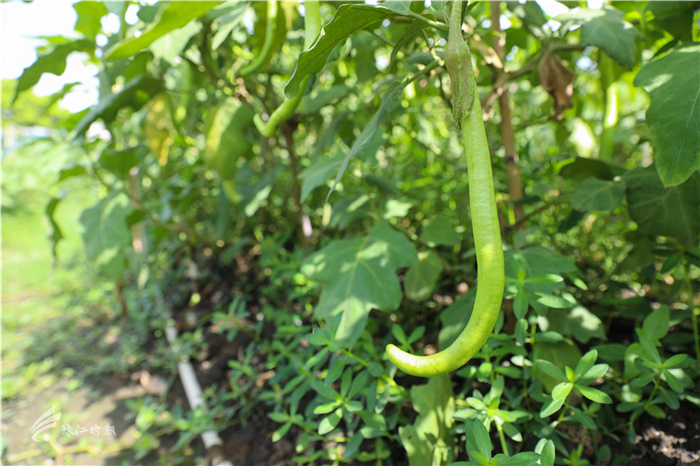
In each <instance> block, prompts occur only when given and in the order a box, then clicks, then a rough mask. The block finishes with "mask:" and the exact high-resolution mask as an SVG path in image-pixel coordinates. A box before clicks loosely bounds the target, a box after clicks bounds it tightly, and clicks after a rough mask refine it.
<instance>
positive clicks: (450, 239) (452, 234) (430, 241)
mask: <svg viewBox="0 0 700 466" xmlns="http://www.w3.org/2000/svg"><path fill="white" fill-rule="evenodd" d="M418 239H419V240H420V241H421V242H423V243H425V244H427V245H428V246H454V245H455V244H457V243H459V233H457V231H456V230H455V227H453V226H452V224H451V223H450V220H449V219H447V218H446V217H444V216H442V215H438V216H437V217H435V218H434V219H432V220H430V221H429V222H428V223H427V224H426V225H425V226H424V227H423V231H422V232H421V235H420V237H419V238H418Z"/></svg>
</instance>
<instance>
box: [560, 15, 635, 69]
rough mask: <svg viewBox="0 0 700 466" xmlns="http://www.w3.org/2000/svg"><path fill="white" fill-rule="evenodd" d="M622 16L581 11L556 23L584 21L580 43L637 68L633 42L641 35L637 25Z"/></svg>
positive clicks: (564, 16) (623, 64) (561, 18)
mask: <svg viewBox="0 0 700 466" xmlns="http://www.w3.org/2000/svg"><path fill="white" fill-rule="evenodd" d="M623 16H624V15H623V13H622V12H621V11H618V10H612V9H608V8H602V9H596V10H591V9H588V8H581V9H579V10H578V11H576V12H574V13H564V14H563V15H559V16H557V17H556V18H555V19H556V20H557V21H562V22H563V21H567V20H570V21H574V22H576V23H580V22H582V23H583V25H582V26H581V43H582V44H583V45H593V46H596V47H599V48H601V49H602V50H603V51H604V52H605V53H607V54H608V56H610V58H612V59H613V60H615V61H616V62H618V63H619V64H620V65H622V66H625V67H627V68H631V67H632V66H633V65H634V52H635V50H636V46H635V44H634V40H635V39H637V38H641V37H642V35H641V34H640V33H639V31H637V30H636V29H635V28H634V26H632V25H631V24H630V23H628V22H627V21H625V20H624V19H623V18H622V17H623Z"/></svg>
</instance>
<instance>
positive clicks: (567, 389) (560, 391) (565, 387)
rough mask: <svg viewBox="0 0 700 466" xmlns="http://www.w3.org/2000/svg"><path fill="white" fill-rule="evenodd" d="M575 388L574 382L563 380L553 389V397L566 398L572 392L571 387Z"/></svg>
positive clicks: (555, 398) (554, 398)
mask: <svg viewBox="0 0 700 466" xmlns="http://www.w3.org/2000/svg"><path fill="white" fill-rule="evenodd" d="M572 388H574V384H573V383H571V382H562V383H560V384H559V385H557V386H556V387H554V390H552V399H553V400H560V399H562V398H564V399H566V397H567V396H569V393H571V389H572Z"/></svg>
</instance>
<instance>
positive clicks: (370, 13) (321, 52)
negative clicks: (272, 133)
mask: <svg viewBox="0 0 700 466" xmlns="http://www.w3.org/2000/svg"><path fill="white" fill-rule="evenodd" d="M398 14H399V13H396V12H394V11H392V10H391V9H389V8H385V7H384V6H378V5H348V4H346V5H341V6H340V7H339V8H338V11H336V12H335V15H334V16H333V19H331V21H330V22H329V23H328V24H326V25H325V26H323V28H322V29H321V34H319V36H318V38H317V39H316V42H314V44H313V45H312V46H311V48H310V49H309V50H307V51H305V52H302V53H301V55H299V60H298V61H297V65H296V68H295V69H294V73H293V74H292V77H291V78H290V79H289V82H288V83H287V86H286V87H285V88H284V93H285V95H286V96H287V97H288V98H290V99H291V98H292V97H294V96H295V95H297V94H298V93H299V86H300V85H301V82H302V81H303V80H304V78H305V77H307V76H308V75H310V74H312V73H316V72H318V71H321V69H322V68H323V65H325V64H326V60H327V59H328V56H329V55H330V54H331V51H332V50H333V48H334V47H335V46H336V45H338V44H339V43H340V42H342V41H344V40H345V39H347V38H348V37H350V36H351V35H352V34H353V33H354V32H356V31H359V30H361V29H364V28H366V27H367V26H371V25H372V24H374V23H377V22H379V21H383V20H385V19H388V18H392V17H394V16H397V15H398Z"/></svg>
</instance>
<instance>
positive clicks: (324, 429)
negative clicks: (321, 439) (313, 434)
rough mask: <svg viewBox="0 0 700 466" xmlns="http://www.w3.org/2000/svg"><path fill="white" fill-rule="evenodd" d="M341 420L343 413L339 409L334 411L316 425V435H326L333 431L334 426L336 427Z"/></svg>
mask: <svg viewBox="0 0 700 466" xmlns="http://www.w3.org/2000/svg"><path fill="white" fill-rule="evenodd" d="M342 418H343V411H342V410H341V409H336V410H335V411H333V412H332V413H331V414H329V415H328V416H326V417H324V418H323V419H321V422H320V423H319V424H318V433H319V434H320V435H326V434H327V433H328V432H330V431H332V430H333V429H335V426H337V425H338V423H339V422H340V420H341V419H342Z"/></svg>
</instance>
